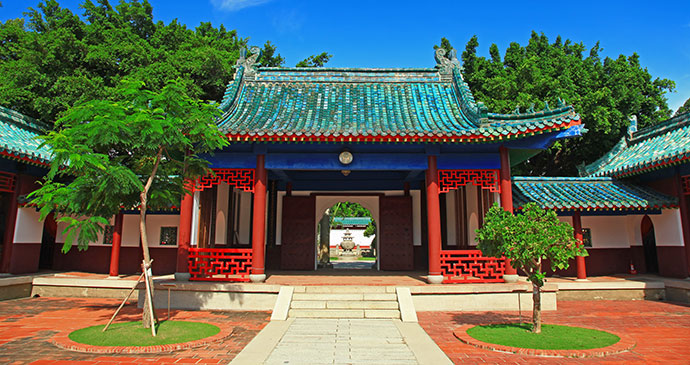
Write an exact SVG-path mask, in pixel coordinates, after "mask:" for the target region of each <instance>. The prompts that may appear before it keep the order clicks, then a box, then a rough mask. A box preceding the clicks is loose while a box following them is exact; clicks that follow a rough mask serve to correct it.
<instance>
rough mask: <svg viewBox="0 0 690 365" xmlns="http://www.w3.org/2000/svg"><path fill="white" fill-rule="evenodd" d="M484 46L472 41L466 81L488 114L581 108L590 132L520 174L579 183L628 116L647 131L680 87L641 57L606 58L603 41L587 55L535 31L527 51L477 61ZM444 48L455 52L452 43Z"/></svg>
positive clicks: (514, 47)
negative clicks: (582, 170) (580, 171)
mask: <svg viewBox="0 0 690 365" xmlns="http://www.w3.org/2000/svg"><path fill="white" fill-rule="evenodd" d="M478 46H479V40H478V38H477V36H474V37H472V38H471V39H470V40H469V41H468V42H467V45H466V46H465V50H464V51H463V52H462V62H463V68H464V71H463V74H464V78H465V81H466V82H467V83H468V84H469V86H470V89H471V90H472V92H473V93H474V96H475V98H476V99H477V100H480V101H482V102H484V104H486V106H487V107H488V108H489V111H491V112H496V113H510V112H513V111H514V110H516V108H519V109H520V110H521V112H523V113H524V112H525V110H526V109H528V108H529V107H531V106H532V105H534V108H535V109H536V110H540V109H543V108H544V107H545V102H548V103H549V104H550V105H556V103H557V101H558V99H559V98H561V99H564V100H565V101H566V102H567V103H568V104H572V105H574V106H575V111H576V112H577V113H579V114H580V115H581V117H582V121H583V122H584V123H585V124H586V127H587V129H588V130H589V132H588V133H586V134H585V135H584V136H583V137H581V138H574V139H568V140H564V141H559V142H556V143H555V144H554V145H553V146H552V147H551V148H550V149H549V150H547V151H545V152H543V153H540V154H539V155H537V156H535V157H533V158H531V159H530V160H529V161H528V162H526V163H525V164H523V165H521V166H518V167H517V168H516V173H520V174H529V175H569V176H573V175H574V174H577V169H576V167H575V166H576V165H578V164H580V163H582V162H585V163H590V162H593V161H594V160H596V159H597V158H599V157H601V156H602V155H603V154H604V153H605V152H607V151H609V150H610V149H611V148H612V147H613V146H614V145H615V144H616V143H617V142H618V140H619V139H620V138H621V136H622V135H623V134H624V133H625V131H626V129H627V126H628V117H629V116H631V115H637V119H638V121H639V126H640V128H642V127H645V126H647V125H651V124H654V123H657V122H659V121H661V120H663V119H665V118H668V117H669V116H670V115H671V110H670V109H669V107H668V105H667V101H666V97H665V93H666V92H669V91H672V90H673V89H674V88H675V84H674V82H673V81H671V80H668V79H660V78H653V77H652V75H651V74H650V73H649V72H648V71H647V69H646V68H644V67H643V66H642V65H641V64H640V58H639V56H638V55H637V54H636V53H633V54H632V55H630V56H624V55H620V56H618V57H617V58H609V57H606V58H603V59H602V58H601V57H600V56H599V53H600V52H601V51H602V48H601V47H600V46H599V43H598V42H597V43H596V44H595V45H594V46H592V47H591V48H590V49H589V50H587V49H586V48H585V45H584V44H583V43H575V42H573V41H571V40H566V41H563V40H562V38H561V37H560V36H559V37H557V38H556V39H555V40H554V41H553V43H550V42H549V40H548V38H547V37H546V36H545V35H544V34H537V33H536V32H532V36H531V37H530V40H529V42H528V44H527V45H526V46H522V45H520V44H518V43H515V42H513V43H511V44H510V46H509V47H508V49H506V50H505V52H504V53H503V55H501V52H500V50H499V48H498V46H497V45H496V44H492V45H491V46H490V48H489V57H488V58H487V57H481V56H478V55H477V47H478ZM436 47H439V46H436ZM440 47H443V48H444V49H448V48H452V47H451V46H450V42H447V39H445V38H444V39H442V40H441V46H440ZM448 54H450V53H448Z"/></svg>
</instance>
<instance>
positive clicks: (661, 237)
mask: <svg viewBox="0 0 690 365" xmlns="http://www.w3.org/2000/svg"><path fill="white" fill-rule="evenodd" d="M649 218H651V219H652V223H653V224H654V235H655V236H656V245H657V246H683V228H682V226H681V221H680V209H662V210H661V214H656V215H650V216H649ZM638 230H639V228H638Z"/></svg>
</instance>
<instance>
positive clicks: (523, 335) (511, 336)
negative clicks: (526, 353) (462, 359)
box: [467, 323, 620, 350]
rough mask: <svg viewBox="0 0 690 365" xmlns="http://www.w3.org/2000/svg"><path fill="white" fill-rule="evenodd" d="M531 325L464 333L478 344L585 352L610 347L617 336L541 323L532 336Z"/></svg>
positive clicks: (494, 326)
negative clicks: (537, 330)
mask: <svg viewBox="0 0 690 365" xmlns="http://www.w3.org/2000/svg"><path fill="white" fill-rule="evenodd" d="M531 331H532V325H531V324H526V323H523V324H518V323H509V324H492V325H487V326H476V327H472V328H470V329H469V330H467V334H468V335H470V336H471V337H473V338H474V339H477V340H479V341H483V342H488V343H493V344H497V345H503V346H512V347H520V348H526V349H541V350H587V349H596V348H601V347H606V346H610V345H613V344H614V343H616V342H618V341H620V337H618V336H616V335H614V334H611V333H608V332H604V331H599V330H593V329H589V328H581V327H570V326H559V325H554V324H543V325H542V326H541V333H539V334H535V333H532V332H531Z"/></svg>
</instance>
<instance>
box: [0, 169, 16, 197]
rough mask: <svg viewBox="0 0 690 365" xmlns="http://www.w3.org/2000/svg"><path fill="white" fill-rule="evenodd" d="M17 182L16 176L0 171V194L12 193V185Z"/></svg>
mask: <svg viewBox="0 0 690 365" xmlns="http://www.w3.org/2000/svg"><path fill="white" fill-rule="evenodd" d="M16 182H17V175H15V174H13V173H11V172H4V171H0V192H4V193H12V192H14V184H15V183H16Z"/></svg>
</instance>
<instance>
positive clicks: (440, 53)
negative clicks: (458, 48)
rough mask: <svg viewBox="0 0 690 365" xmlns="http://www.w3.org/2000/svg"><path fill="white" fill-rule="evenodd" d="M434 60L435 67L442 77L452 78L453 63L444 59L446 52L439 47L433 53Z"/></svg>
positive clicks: (446, 58)
mask: <svg viewBox="0 0 690 365" xmlns="http://www.w3.org/2000/svg"><path fill="white" fill-rule="evenodd" d="M451 57H453V52H451ZM434 58H435V59H436V67H438V71H439V73H440V74H441V76H442V79H443V76H446V77H452V75H453V61H451V60H449V59H448V57H446V50H445V49H443V48H441V47H439V48H437V49H436V52H434Z"/></svg>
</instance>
